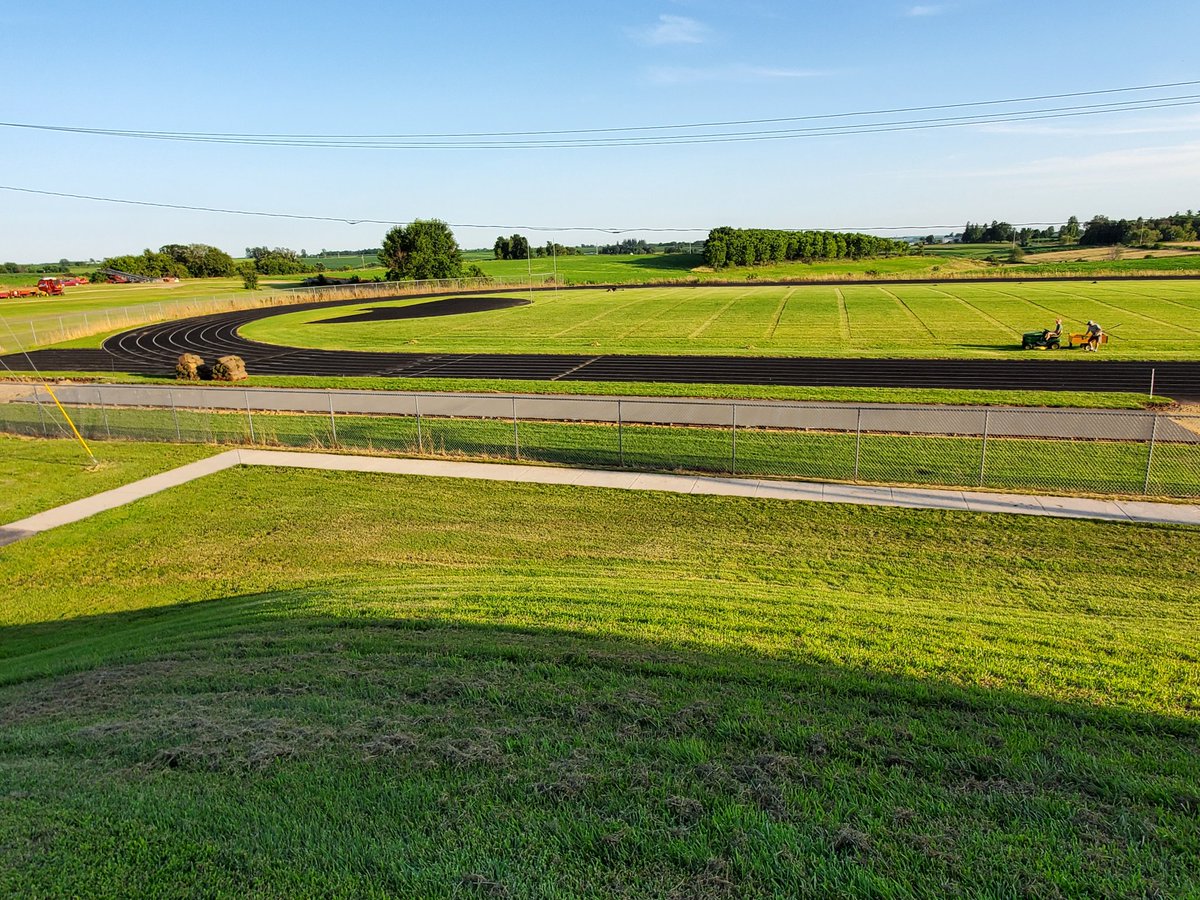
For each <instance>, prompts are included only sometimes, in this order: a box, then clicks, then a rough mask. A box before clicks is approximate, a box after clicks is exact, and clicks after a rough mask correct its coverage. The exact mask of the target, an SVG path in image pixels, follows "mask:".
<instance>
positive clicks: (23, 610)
mask: <svg viewBox="0 0 1200 900" xmlns="http://www.w3.org/2000/svg"><path fill="white" fill-rule="evenodd" d="M59 444H61V447H62V450H63V454H62V455H63V460H64V461H65V460H67V459H69V458H70V457H71V456H72V453H73V451H71V450H70V448H69V446H68V445H66V444H65V443H62V442H55V445H56V446H57V445H59ZM53 471H55V469H53V468H49V469H47V474H49V473H51V472H53ZM1198 537H1200V532H1197V531H1196V530H1195V529H1184V528H1166V527H1139V526H1132V525H1113V524H1101V523H1094V522H1079V521H1064V520H1054V519H1026V518H1023V517H1022V518H1018V517H1011V518H1006V517H1000V516H977V515H969V514H959V513H943V512H917V511H911V510H899V509H877V508H868V507H839V506H823V505H816V506H809V505H805V504H786V503H781V502H772V501H757V500H735V499H731V498H713V497H708V498H702V497H690V496H670V495H657V494H653V493H640V492H618V491H604V490H583V489H572V488H565V487H543V486H516V485H499V484H490V483H489V484H482V483H469V482H461V481H455V480H441V479H430V480H426V479H417V478H389V477H386V476H356V475H346V474H328V473H316V472H301V471H286V470H232V471H228V472H224V473H221V474H219V475H215V476H211V477H209V478H206V479H204V480H202V481H199V482H196V483H194V484H193V485H192V486H190V487H189V488H187V489H186V490H175V491H169V492H166V493H163V494H159V495H156V496H154V497H150V498H147V499H145V500H142V501H139V502H138V503H136V504H135V505H133V506H131V507H128V508H125V509H122V510H115V511H112V512H110V513H105V514H102V515H100V516H98V517H96V518H94V519H91V520H88V521H85V522H82V523H79V524H77V525H74V526H70V527H67V528H63V529H60V530H58V531H54V532H50V533H47V534H44V535H41V536H39V537H37V538H34V539H31V540H29V541H27V542H22V543H19V544H16V545H13V546H10V547H7V548H4V549H3V550H0V578H3V587H4V590H3V591H0V629H2V632H0V634H2V636H3V640H2V641H0V685H3V686H0V720H2V721H3V722H4V723H5V727H4V728H3V729H0V809H2V810H3V814H2V815H0V892H3V893H4V894H6V895H10V896H34V895H40V896H47V895H53V896H63V895H83V894H86V895H89V896H126V895H128V894H130V893H136V894H141V895H154V896H170V895H182V894H192V893H195V891H196V889H197V884H198V883H200V882H199V881H198V879H202V883H203V886H204V891H206V892H208V893H211V894H213V895H221V894H226V895H238V896H247V895H251V896H281V895H304V896H314V895H345V896H350V895H354V896H364V895H383V894H391V895H398V896H428V897H454V896H545V897H552V896H553V897H565V896H596V897H600V896H605V897H607V896H640V897H641V896H644V897H706V898H707V897H741V896H776V897H806V896H807V897H828V896H849V895H857V896H890V897H906V896H916V897H935V896H936V897H941V896H949V895H959V896H1114V897H1115V896H1186V895H1188V893H1189V892H1191V891H1192V890H1193V889H1194V887H1195V884H1196V883H1197V879H1200V863H1198V862H1197V860H1200V827H1198V825H1197V816H1196V813H1197V810H1198V809H1200V790H1198V788H1197V785H1198V784H1200V718H1198V712H1200V677H1198V665H1197V663H1198V659H1197V656H1196V647H1197V646H1198V645H1200V627H1198V625H1197V623H1198V622H1200V607H1198V602H1200V600H1198V597H1197V594H1196V592H1195V589H1194V586H1195V584H1196V583H1197V580H1198V579H1200V556H1198V555H1197V554H1196V553H1195V548H1196V542H1197V539H1198ZM1097 561H1102V563H1103V564H1102V565H1100V566H1097V565H1096V562H1097Z"/></svg>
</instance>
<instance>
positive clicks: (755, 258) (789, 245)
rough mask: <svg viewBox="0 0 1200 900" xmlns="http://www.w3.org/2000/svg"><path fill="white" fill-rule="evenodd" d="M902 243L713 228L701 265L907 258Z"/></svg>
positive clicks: (869, 237)
mask: <svg viewBox="0 0 1200 900" xmlns="http://www.w3.org/2000/svg"><path fill="white" fill-rule="evenodd" d="M911 252H913V248H912V246H911V245H910V244H908V243H906V242H905V241H897V240H892V239H891V238H884V237H876V236H875V235H871V234H859V233H857V232H853V233H844V232H840V231H778V230H774V229H766V228H728V227H722V228H714V229H713V230H712V231H710V232H709V233H708V240H706V241H705V242H704V264H705V265H707V266H711V267H712V268H714V269H721V268H724V267H725V266H753V265H757V264H762V263H773V262H784V261H788V260H801V261H803V262H813V261H816V260H820V259H867V258H870V257H877V256H907V255H908V254H909V253H911Z"/></svg>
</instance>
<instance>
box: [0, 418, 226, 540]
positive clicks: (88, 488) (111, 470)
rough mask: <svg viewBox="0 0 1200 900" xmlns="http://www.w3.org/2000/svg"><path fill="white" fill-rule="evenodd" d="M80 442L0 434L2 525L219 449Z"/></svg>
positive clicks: (181, 463)
mask: <svg viewBox="0 0 1200 900" xmlns="http://www.w3.org/2000/svg"><path fill="white" fill-rule="evenodd" d="M92 452H93V453H94V454H95V456H96V459H97V464H96V465H92V464H91V461H90V460H89V459H88V456H87V454H86V453H85V452H84V450H83V448H82V447H80V446H79V444H78V443H75V442H74V441H68V440H40V439H39V440H33V439H28V438H20V437H12V436H10V435H0V525H3V524H5V523H7V522H15V521H16V520H17V519H23V518H25V517H26V516H32V515H33V514H34V513H39V512H43V511H45V510H47V509H51V508H52V507H55V506H61V505H62V504H64V503H70V502H72V501H74V500H79V499H82V498H83V497H90V496H92V495H93V494H99V493H100V492H101V491H107V490H111V489H112V488H116V487H120V486H121V485H124V484H129V483H130V482H132V481H137V480H138V479H139V478H146V477H148V476H150V475H155V474H157V473H159V472H165V471H166V470H167V469H173V468H175V467H176V466H182V465H184V464H186V463H190V462H195V461H196V460H198V459H203V458H204V457H206V456H211V455H212V454H213V453H215V452H217V450H216V448H215V447H209V446H205V445H202V444H146V443H127V442H124V441H106V442H104V443H103V444H96V445H94V446H93V447H92Z"/></svg>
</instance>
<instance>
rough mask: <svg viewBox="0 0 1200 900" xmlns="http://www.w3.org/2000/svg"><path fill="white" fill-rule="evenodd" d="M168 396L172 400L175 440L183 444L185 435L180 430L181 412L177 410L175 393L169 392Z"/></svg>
mask: <svg viewBox="0 0 1200 900" xmlns="http://www.w3.org/2000/svg"><path fill="white" fill-rule="evenodd" d="M167 396H168V397H170V398H171V418H172V419H174V420H175V440H176V441H178V442H179V443H181V444H182V443H183V433H182V432H181V431H180V430H179V411H178V410H177V409H176V408H175V392H174V391H167Z"/></svg>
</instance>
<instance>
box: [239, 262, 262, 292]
mask: <svg viewBox="0 0 1200 900" xmlns="http://www.w3.org/2000/svg"><path fill="white" fill-rule="evenodd" d="M238 274H239V275H241V276H242V284H243V285H244V286H245V288H246V290H248V291H256V290H258V269H256V268H254V266H252V265H249V264H246V265H242V266H238Z"/></svg>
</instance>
